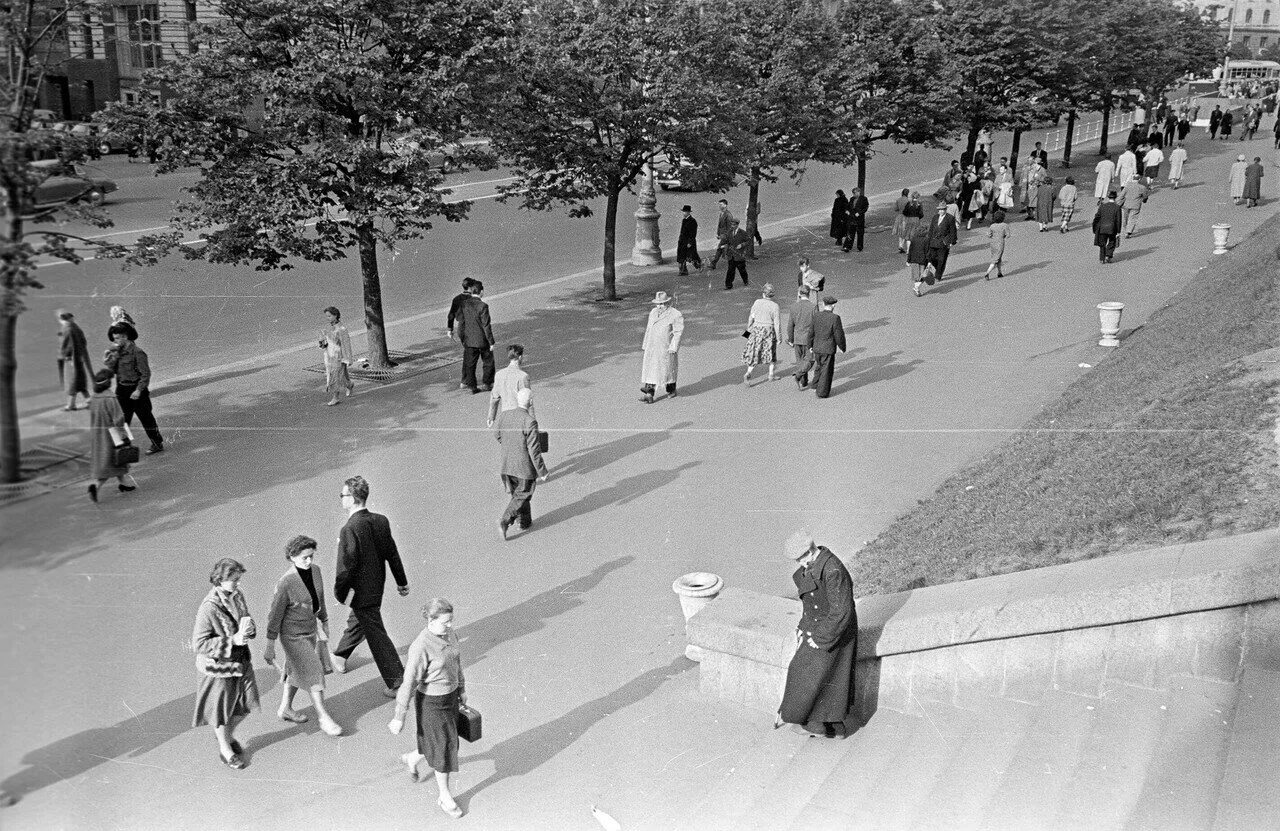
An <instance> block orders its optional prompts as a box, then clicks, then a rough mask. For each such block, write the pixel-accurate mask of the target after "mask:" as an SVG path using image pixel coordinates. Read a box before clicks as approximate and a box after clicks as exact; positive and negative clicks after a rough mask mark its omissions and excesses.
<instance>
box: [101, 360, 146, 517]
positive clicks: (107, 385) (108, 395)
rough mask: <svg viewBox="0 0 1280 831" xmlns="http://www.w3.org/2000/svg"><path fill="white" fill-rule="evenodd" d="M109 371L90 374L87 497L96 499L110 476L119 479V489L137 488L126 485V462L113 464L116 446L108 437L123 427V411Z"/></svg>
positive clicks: (125, 490) (127, 467) (130, 489)
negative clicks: (88, 481) (112, 386)
mask: <svg viewBox="0 0 1280 831" xmlns="http://www.w3.org/2000/svg"><path fill="white" fill-rule="evenodd" d="M113 377H115V376H114V375H113V374H112V372H111V370H109V369H100V370H98V372H97V374H96V375H94V376H93V398H90V399H89V465H90V467H91V468H92V471H91V473H90V475H91V476H92V477H93V481H92V482H90V483H89V498H90V499H92V500H93V501H94V502H97V501H98V491H99V489H101V488H102V486H103V485H105V484H106V483H107V480H108V479H110V478H111V477H112V476H114V477H116V481H118V482H119V483H120V484H119V486H118V487H119V488H120V492H121V493H127V492H129V491H133V490H137V489H138V487H137V485H126V484H125V483H124V477H125V476H127V475H129V466H128V465H117V464H116V452H115V451H116V445H115V442H113V441H112V440H111V429H112V428H113V427H114V428H116V429H118V430H119V429H123V428H124V425H125V417H124V410H123V409H122V408H121V407H120V402H119V401H117V400H116V396H115V393H113V392H112V391H111V379H112V378H113Z"/></svg>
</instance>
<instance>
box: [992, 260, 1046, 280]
mask: <svg viewBox="0 0 1280 831" xmlns="http://www.w3.org/2000/svg"><path fill="white" fill-rule="evenodd" d="M1051 265H1053V260H1041V261H1040V262H1038V263H1027V264H1026V265H1020V266H1018V267H1017V268H1015V269H1013V270H1012V271H1006V272H1005V273H1004V276H1005V277H1013V276H1014V275H1015V274H1027V273H1028V272H1032V271H1041V270H1042V269H1044V268H1047V267H1048V266H1051Z"/></svg>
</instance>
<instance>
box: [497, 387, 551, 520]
mask: <svg viewBox="0 0 1280 831" xmlns="http://www.w3.org/2000/svg"><path fill="white" fill-rule="evenodd" d="M532 398H533V393H531V392H529V390H520V392H518V393H516V404H517V405H519V406H517V407H516V409H514V410H507V411H506V412H504V413H502V415H500V416H498V423H497V425H496V426H495V427H494V430H495V431H496V434H497V435H496V437H497V439H498V445H499V449H500V450H501V453H502V467H501V474H500V475H501V477H502V486H503V488H504V489H505V490H506V492H507V493H508V494H510V495H511V501H510V502H508V503H507V507H506V510H504V511H503V512H502V516H501V517H499V518H498V531H499V533H500V534H501V535H502V539H503V540H504V541H505V540H506V539H507V529H508V528H510V527H511V525H512V524H513V523H517V522H518V523H519V525H520V530H521V531H527V530H529V528H530V527H531V526H532V525H533V489H534V487H535V480H537V481H541V482H545V481H547V477H548V476H550V473H549V472H548V471H547V464H546V462H545V461H543V459H542V446H541V444H540V442H539V439H538V420H537V419H535V418H534V417H533V416H531V415H529V402H530V400H532Z"/></svg>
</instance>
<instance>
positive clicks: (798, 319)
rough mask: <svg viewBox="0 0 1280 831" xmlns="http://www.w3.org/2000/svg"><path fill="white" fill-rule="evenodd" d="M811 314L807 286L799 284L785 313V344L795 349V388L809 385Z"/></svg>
mask: <svg viewBox="0 0 1280 831" xmlns="http://www.w3.org/2000/svg"><path fill="white" fill-rule="evenodd" d="M813 315H814V308H813V301H811V300H810V299H809V287H808V286H801V287H800V288H799V290H798V291H797V296H796V302H794V303H792V304H791V310H790V313H789V314H788V315H787V345H788V346H791V347H793V348H794V349H795V350H796V371H795V379H796V388H797V389H804V388H805V387H807V386H809V368H810V367H812V366H813V358H812V357H811V356H810V354H809V352H810V350H811V349H812V348H813Z"/></svg>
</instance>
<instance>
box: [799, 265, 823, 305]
mask: <svg viewBox="0 0 1280 831" xmlns="http://www.w3.org/2000/svg"><path fill="white" fill-rule="evenodd" d="M799 265H800V273H799V274H797V275H796V286H797V287H798V286H808V287H809V297H810V298H811V299H812V300H813V305H814V307H815V308H816V307H817V305H818V297H819V293H820V292H821V291H822V290H823V289H824V288H826V286H827V278H826V277H825V276H823V275H822V274H821V273H820V272H817V271H814V270H813V267H812V266H811V265H810V264H809V256H808V255H807V254H804V255H801V257H800V261H799Z"/></svg>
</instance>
